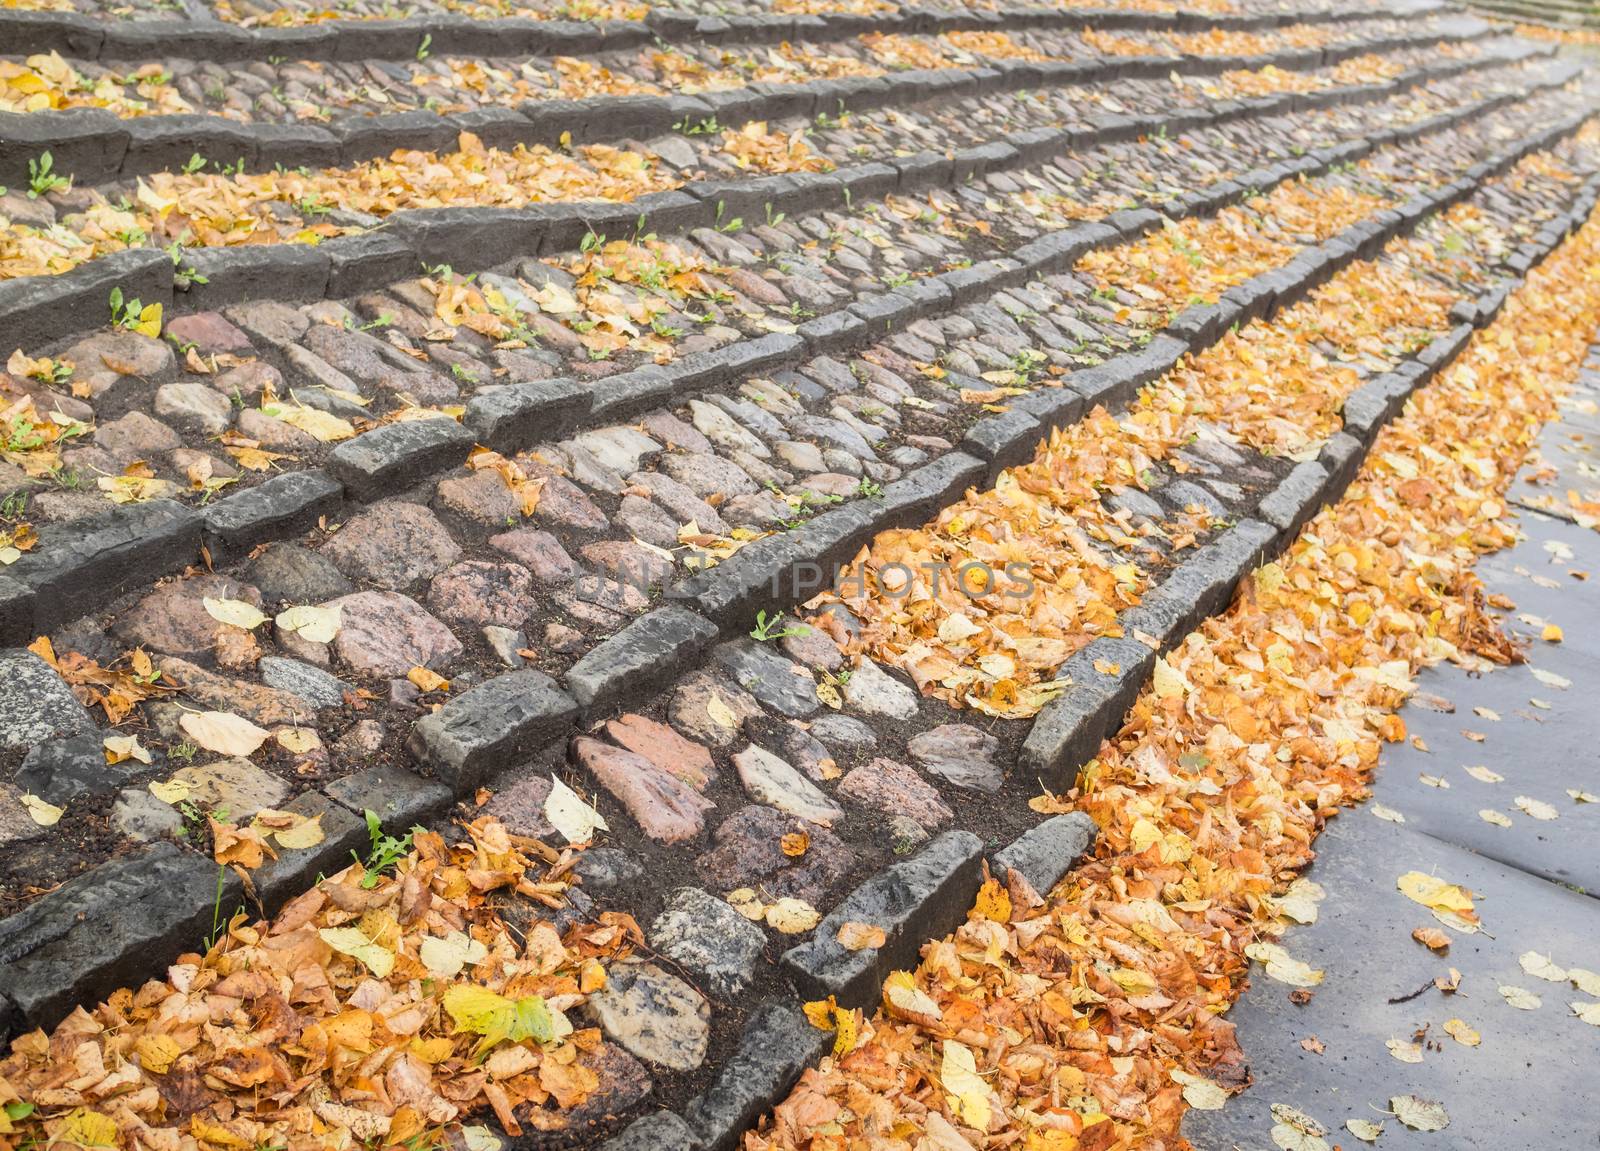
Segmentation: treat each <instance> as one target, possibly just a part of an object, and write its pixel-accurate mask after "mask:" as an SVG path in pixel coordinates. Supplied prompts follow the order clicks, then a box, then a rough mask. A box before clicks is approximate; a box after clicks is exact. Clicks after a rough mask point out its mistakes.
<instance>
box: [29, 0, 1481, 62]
mask: <svg viewBox="0 0 1600 1151" xmlns="http://www.w3.org/2000/svg"><path fill="white" fill-rule="evenodd" d="M1451 11H1452V9H1451V7H1450V6H1449V5H1448V4H1445V3H1442V2H1440V0H1401V2H1399V3H1396V4H1395V5H1394V10H1393V11H1390V12H1378V11H1375V10H1373V9H1371V8H1365V7H1352V8H1336V7H1329V8H1325V9H1322V10H1319V11H1313V12H1303V13H1300V12H1283V13H1261V14H1256V15H1242V16H1241V15H1223V16H1202V15H1200V14H1198V13H1196V14H1193V15H1189V14H1178V15H1166V14H1163V13H1146V12H1128V11H1122V10H1118V9H1107V10H1086V9H1065V10H1064V9H1054V8H1030V7H1027V6H1020V7H1015V8H1005V9H1000V10H998V11H995V12H970V13H961V12H945V11H940V10H937V9H925V8H917V7H911V6H907V7H904V8H901V9H900V10H899V11H898V12H895V13H892V14H886V15H879V16H853V15H849V14H832V15H828V16H784V15H755V16H695V15H692V14H689V13H678V12H669V11H657V12H652V13H651V14H650V16H649V17H648V18H647V19H646V20H642V21H635V20H590V21H577V20H534V19H526V18H518V17H506V18H503V19H498V20H476V19H473V18H471V17H467V16H452V15H445V14H435V15H430V16H414V17H406V18H403V19H394V20H334V21H328V22H325V23H321V24H315V25H307V26H304V27H298V28H242V27H239V26H238V25H233V24H226V23H223V22H222V21H220V20H136V21H102V20H96V19H93V18H92V17H89V16H82V15H78V14H75V13H66V12H25V11H21V10H17V9H5V10H0V44H4V45H6V50H7V51H8V52H14V53H17V54H19V55H22V54H29V53H34V52H59V53H61V54H62V55H63V56H70V57H73V58H76V59H79V60H107V61H129V60H135V61H139V62H143V61H145V60H148V59H151V58H154V57H163V56H165V57H180V58H192V59H197V60H211V61H216V62H219V63H226V62H233V61H244V60H265V59H267V58H268V57H270V56H281V57H284V58H286V59H295V60H386V59H397V60H409V59H412V58H414V57H415V55H416V52H417V46H418V45H419V44H421V43H422V41H423V38H424V37H431V39H430V40H429V48H430V50H431V51H432V52H434V53H435V54H439V55H449V54H459V55H468V56H508V55H510V56H557V55H565V56H581V55H585V54H590V53H594V52H603V51H611V50H615V49H621V48H639V47H643V46H645V45H647V44H649V43H651V42H652V41H653V40H654V39H655V38H656V37H661V38H679V39H695V40H701V41H705V42H708V43H715V44H721V45H736V44H775V43H778V42H780V41H783V40H815V39H839V38H842V37H845V36H855V35H858V34H860V33H864V32H898V33H905V34H915V33H932V32H947V31H965V30H983V29H989V28H1000V27H1002V26H1003V27H1006V28H1080V27H1083V26H1085V25H1088V26H1090V27H1095V28H1108V29H1109V28H1117V29H1124V30H1129V31H1150V32H1177V31H1190V30H1194V31H1199V30H1203V29H1207V28H1215V27H1221V28H1228V29H1233V30H1239V31H1263V30H1269V29H1272V28H1277V27H1282V26H1284V25H1287V24H1334V23H1343V22H1346V21H1356V20H1369V19H1372V18H1374V17H1375V16H1384V15H1394V16H1403V17H1416V16H1425V15H1431V14H1437V13H1448V12H1451Z"/></svg>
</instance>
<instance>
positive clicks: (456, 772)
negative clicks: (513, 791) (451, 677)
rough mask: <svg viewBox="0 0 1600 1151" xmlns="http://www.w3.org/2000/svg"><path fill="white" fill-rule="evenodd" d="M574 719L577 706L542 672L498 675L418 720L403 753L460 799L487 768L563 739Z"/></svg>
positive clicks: (498, 765)
mask: <svg viewBox="0 0 1600 1151" xmlns="http://www.w3.org/2000/svg"><path fill="white" fill-rule="evenodd" d="M577 718H578V705H577V703H575V702H574V701H573V699H572V697H571V696H569V695H568V694H567V693H566V692H564V691H562V690H561V689H560V688H559V687H558V686H556V681H555V680H553V679H551V678H550V677H549V676H548V675H546V674H544V672H542V671H534V670H532V669H531V668H525V669H523V670H520V671H508V672H502V673H501V674H500V675H497V676H495V677H493V678H492V679H488V680H485V681H484V682H483V683H481V684H478V685H477V686H476V687H470V688H468V689H467V690H466V691H464V692H462V693H461V694H460V695H456V696H452V697H451V698H450V699H449V700H448V701H447V702H446V703H445V704H443V705H442V706H441V707H440V708H439V709H438V710H437V711H434V712H432V713H430V714H428V715H425V716H423V717H422V718H421V719H419V720H417V722H416V723H414V724H413V725H412V726H411V736H410V739H408V740H407V742H406V749H407V750H408V751H410V752H411V754H412V755H413V756H414V757H415V758H416V759H417V761H418V762H419V763H421V764H422V765H423V766H424V767H426V768H427V769H428V770H429V771H430V772H432V774H433V776H434V777H435V778H436V779H439V780H441V781H443V782H444V783H446V784H447V785H448V786H449V788H450V790H451V792H452V793H453V794H455V795H456V796H463V795H466V794H467V793H468V792H470V791H472V790H473V789H474V788H476V787H477V786H478V784H480V783H482V782H483V780H484V779H486V778H487V777H488V776H489V774H490V773H491V771H492V769H494V768H498V767H503V766H505V765H507V764H510V763H515V762H517V761H518V760H521V759H524V758H526V757H527V756H529V755H532V754H533V753H534V752H537V751H539V750H540V749H541V748H543V747H545V746H547V745H549V744H550V743H552V742H554V741H556V740H559V739H563V738H565V737H566V736H567V735H568V734H569V733H570V732H572V730H573V728H574V723H575V721H576V720H577Z"/></svg>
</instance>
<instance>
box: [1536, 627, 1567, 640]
mask: <svg viewBox="0 0 1600 1151" xmlns="http://www.w3.org/2000/svg"><path fill="white" fill-rule="evenodd" d="M1540 637H1541V638H1542V639H1543V640H1544V642H1545V643H1560V642H1561V641H1562V640H1563V639H1564V638H1565V636H1563V635H1562V633H1561V629H1560V628H1559V627H1557V626H1556V625H1555V624H1553V623H1547V624H1545V625H1544V631H1542V632H1541V633H1540Z"/></svg>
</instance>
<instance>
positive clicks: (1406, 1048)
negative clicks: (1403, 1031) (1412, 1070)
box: [1384, 1039, 1422, 1063]
mask: <svg viewBox="0 0 1600 1151" xmlns="http://www.w3.org/2000/svg"><path fill="white" fill-rule="evenodd" d="M1384 1046H1385V1047H1387V1048H1388V1049H1389V1054H1390V1055H1393V1056H1394V1057H1395V1058H1396V1059H1398V1060H1400V1062H1402V1063H1421V1062H1422V1044H1420V1043H1409V1042H1407V1041H1405V1040H1403V1039H1389V1040H1386V1041H1385V1042H1384Z"/></svg>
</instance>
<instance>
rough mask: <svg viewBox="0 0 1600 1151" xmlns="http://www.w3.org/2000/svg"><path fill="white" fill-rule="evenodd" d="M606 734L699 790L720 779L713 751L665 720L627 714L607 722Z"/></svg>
mask: <svg viewBox="0 0 1600 1151" xmlns="http://www.w3.org/2000/svg"><path fill="white" fill-rule="evenodd" d="M606 734H607V735H609V736H610V737H611V738H612V739H614V740H616V741H617V742H618V743H620V744H621V745H622V746H623V747H625V748H627V749H628V750H629V751H631V752H633V753H634V754H635V755H642V756H644V757H645V758H646V759H648V760H649V761H650V762H651V763H653V764H655V765H656V766H657V767H659V768H660V769H661V770H662V771H667V772H671V773H672V774H673V775H675V776H677V777H678V778H679V779H681V780H683V781H684V782H685V783H687V784H688V785H689V786H690V787H692V788H694V789H695V790H696V791H704V790H705V789H706V784H708V783H710V782H711V781H712V780H714V779H716V778H717V765H716V764H715V763H713V762H712V759H711V752H710V751H708V750H707V749H706V748H705V747H702V746H701V745H700V744H698V743H695V742H693V741H692V740H687V739H684V738H683V736H681V735H679V734H678V733H677V732H675V731H673V730H672V729H671V728H670V727H668V726H667V725H666V724H664V723H657V722H656V721H655V720H653V719H646V718H645V717H644V716H642V715H625V716H622V717H621V718H620V719H614V720H611V721H610V722H609V723H607V724H606Z"/></svg>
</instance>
